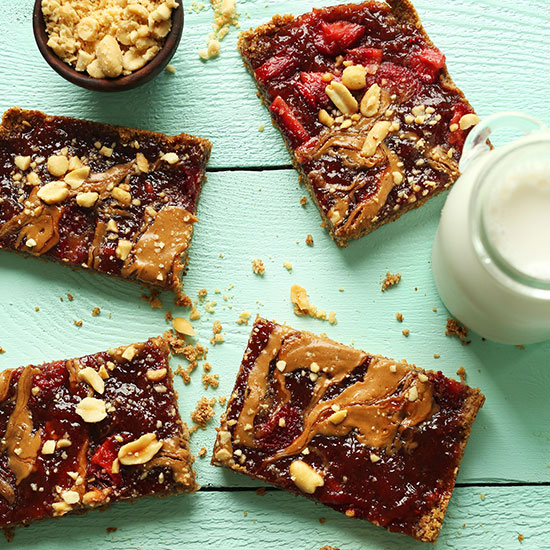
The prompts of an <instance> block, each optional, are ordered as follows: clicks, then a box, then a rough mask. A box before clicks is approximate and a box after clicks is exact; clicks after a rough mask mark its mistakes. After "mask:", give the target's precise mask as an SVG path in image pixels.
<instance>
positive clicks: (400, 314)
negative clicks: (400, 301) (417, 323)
mask: <svg viewBox="0 0 550 550" xmlns="http://www.w3.org/2000/svg"><path fill="white" fill-rule="evenodd" d="M395 318H396V319H397V320H398V321H399V322H400V323H402V322H403V314H402V313H399V312H397V313H396V314H395Z"/></svg>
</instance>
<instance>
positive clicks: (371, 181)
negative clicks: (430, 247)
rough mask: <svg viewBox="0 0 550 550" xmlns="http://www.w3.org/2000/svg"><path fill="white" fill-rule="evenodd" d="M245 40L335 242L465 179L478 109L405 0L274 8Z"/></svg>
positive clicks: (246, 54) (248, 58)
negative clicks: (463, 166)
mask: <svg viewBox="0 0 550 550" xmlns="http://www.w3.org/2000/svg"><path fill="white" fill-rule="evenodd" d="M239 49H240V51H241V53H242V55H243V58H244V61H245V65H246V67H247V69H248V70H249V71H250V73H251V74H252V75H253V77H254V79H255V81H256V84H257V86H258V89H259V90H260V93H261V97H262V98H263V102H264V103H265V104H266V105H267V106H269V109H270V111H271V115H272V117H273V121H274V123H275V124H276V125H277V126H278V127H279V129H280V130H281V133H282V134H283V137H284V139H285V141H286V145H287V147H288V150H289V152H290V154H291V157H292V161H293V163H294V166H295V167H296V169H297V170H298V172H299V175H300V180H301V181H302V182H303V183H304V184H305V185H306V186H307V188H308V190H309V192H310V194H311V196H312V198H313V200H314V201H315V202H316V204H317V206H318V208H319V211H320V213H321V217H322V219H323V224H324V226H325V227H326V228H327V229H329V231H330V234H331V236H332V237H333V239H334V240H335V241H336V243H337V244H338V245H340V246H345V245H346V244H347V243H348V241H349V240H351V239H357V238H359V237H361V236H363V235H365V234H367V233H369V232H371V231H373V230H374V229H376V228H377V227H379V226H380V225H382V224H384V223H387V222H390V221H393V220H395V219H396V218H398V217H399V216H400V215H401V214H403V213H404V212H406V211H407V210H410V209H411V208H415V207H417V206H420V205H421V204H423V203H424V202H425V201H426V200H428V199H429V198H430V197H433V196H435V195H436V194H438V193H439V192H441V191H443V190H444V189H446V188H447V187H449V186H450V185H451V184H452V183H453V182H454V181H455V180H456V178H457V177H458V175H459V172H458V160H459V158H460V155H461V152H462V147H463V144H464V140H465V138H466V135H467V133H468V131H469V128H471V126H472V125H474V124H475V123H477V121H478V120H479V119H478V117H477V116H476V115H475V114H473V109H472V107H471V106H470V104H469V103H468V102H467V101H466V99H465V98H464V95H463V94H462V92H461V91H460V90H459V89H458V88H457V87H456V86H455V84H454V83H453V81H452V80H451V78H450V76H449V74H448V72H447V69H446V66H445V56H444V55H443V54H442V53H441V52H440V51H439V50H438V49H437V48H436V47H434V45H433V44H432V42H431V40H430V39H429V37H428V36H427V34H426V33H425V31H424V29H423V28H422V25H421V23H420V20H419V18H418V15H417V13H416V11H415V10H414V8H413V6H412V5H411V4H410V3H409V2H408V1H407V0H388V2H387V3H382V2H365V3H362V4H349V5H340V6H334V7H327V8H323V9H316V10H313V12H311V13H307V14H305V15H302V16H300V17H296V18H294V17H293V16H291V15H285V16H275V17H274V18H273V20H272V21H271V22H269V23H267V24H265V25H262V26H260V27H258V28H257V29H255V30H249V31H246V32H244V33H242V35H241V38H240V41H239Z"/></svg>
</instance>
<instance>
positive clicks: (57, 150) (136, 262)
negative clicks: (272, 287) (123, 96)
mask: <svg viewBox="0 0 550 550" xmlns="http://www.w3.org/2000/svg"><path fill="white" fill-rule="evenodd" d="M210 150H211V144H210V143H209V142H208V141H207V140H205V139H202V138H197V137H193V136H189V135H187V134H180V135H179V136H175V137H169V136H165V135H164V134H158V133H154V132H149V131H146V130H135V129H131V128H122V127H115V126H109V125H107V124H99V123H96V122H89V121H85V120H78V119H74V118H66V117H54V116H47V115H45V114H43V113H40V112H38V111H24V110H21V109H18V108H14V109H10V110H9V111H7V112H6V113H5V114H4V117H3V119H2V126H0V248H5V249H10V250H15V251H20V252H27V253H30V254H33V255H35V256H42V257H45V258H49V259H54V260H58V261H60V262H66V263H68V264H69V265H71V266H77V267H78V266H81V267H84V268H90V269H93V270H95V271H100V272H103V273H107V274H109V275H113V276H116V277H123V278H128V279H136V280H138V281H141V282H143V283H146V284H148V285H155V286H159V287H162V288H167V289H172V290H175V291H178V290H179V289H180V287H181V280H180V272H181V271H182V269H183V268H184V265H185V262H186V258H187V252H188V249H189V246H190V244H191V236H192V234H193V224H194V223H195V222H196V221H197V218H196V217H195V213H196V209H197V202H198V200H199V195H200V191H201V186H202V183H203V180H204V173H205V168H206V163H207V161H208V157H209V154H210Z"/></svg>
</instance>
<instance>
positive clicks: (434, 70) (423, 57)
mask: <svg viewBox="0 0 550 550" xmlns="http://www.w3.org/2000/svg"><path fill="white" fill-rule="evenodd" d="M409 65H410V66H411V68H412V69H414V70H415V71H416V72H417V74H418V77H419V78H420V80H422V82H426V83H428V84H429V83H433V82H435V81H436V80H437V77H438V76H439V71H440V70H441V69H442V68H443V66H444V65H445V56H444V55H443V54H442V53H441V52H440V51H439V50H438V49H437V48H431V47H430V48H424V49H422V50H420V51H419V52H418V53H415V54H414V55H413V56H411V59H410V61H409Z"/></svg>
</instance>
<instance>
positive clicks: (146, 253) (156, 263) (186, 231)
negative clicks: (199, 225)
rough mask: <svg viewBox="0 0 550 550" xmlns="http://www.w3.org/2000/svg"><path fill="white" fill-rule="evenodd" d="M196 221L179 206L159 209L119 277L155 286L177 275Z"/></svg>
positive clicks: (137, 242)
mask: <svg viewBox="0 0 550 550" xmlns="http://www.w3.org/2000/svg"><path fill="white" fill-rule="evenodd" d="M196 221H197V218H196V217H195V216H194V215H193V214H191V213H190V212H189V211H188V210H186V209H185V208H183V207H180V206H165V207H163V208H161V209H160V210H159V211H158V212H157V213H156V215H155V217H154V218H153V220H152V221H151V222H150V223H149V224H148V225H147V226H146V229H145V231H144V232H143V233H142V234H141V235H140V236H139V237H138V239H137V241H136V242H135V244H134V245H133V247H132V251H131V252H130V255H129V256H128V258H127V259H126V261H125V262H124V266H123V268H122V275H123V276H124V277H129V276H131V275H134V274H135V275H136V277H137V278H138V279H140V280H142V281H147V282H151V283H158V282H159V281H165V280H166V279H167V278H168V277H169V276H170V275H173V276H177V272H178V270H179V268H180V267H181V266H180V260H181V257H182V255H183V253H184V252H185V251H186V250H187V247H188V246H189V243H190V241H191V234H192V232H193V224H194V223H195V222H196Z"/></svg>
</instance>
